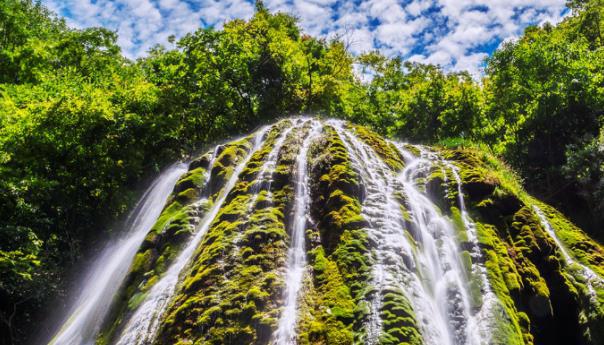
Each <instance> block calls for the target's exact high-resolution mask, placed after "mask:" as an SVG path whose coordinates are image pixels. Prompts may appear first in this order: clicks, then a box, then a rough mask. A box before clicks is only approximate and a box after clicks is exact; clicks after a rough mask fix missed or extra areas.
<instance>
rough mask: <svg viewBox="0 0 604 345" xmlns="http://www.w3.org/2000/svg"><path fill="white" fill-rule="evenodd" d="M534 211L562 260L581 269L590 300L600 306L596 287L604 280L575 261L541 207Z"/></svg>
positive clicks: (603, 284)
mask: <svg viewBox="0 0 604 345" xmlns="http://www.w3.org/2000/svg"><path fill="white" fill-rule="evenodd" d="M533 210H534V211H535V213H536V214H537V217H539V221H540V222H541V226H543V228H544V229H545V231H547V233H548V235H549V236H550V237H551V238H552V239H553V240H554V243H556V246H557V247H558V249H559V250H560V252H561V253H562V258H563V259H564V261H565V263H566V265H569V266H576V267H579V274H581V275H582V278H583V279H585V281H586V282H587V284H586V285H587V289H588V292H589V295H590V298H591V300H592V303H594V304H599V302H598V300H597V292H596V286H598V287H602V286H604V279H602V278H601V277H600V276H599V275H598V274H596V272H594V271H593V270H592V269H590V268H589V267H587V266H585V265H583V264H581V263H580V262H578V261H577V260H575V259H574V258H573V257H572V255H570V253H569V252H568V250H566V248H565V246H564V244H563V243H562V241H560V239H559V238H558V235H557V234H556V231H554V228H553V227H552V225H551V223H550V222H549V220H548V219H547V217H546V216H545V214H544V213H543V211H542V210H541V208H539V206H537V205H533Z"/></svg>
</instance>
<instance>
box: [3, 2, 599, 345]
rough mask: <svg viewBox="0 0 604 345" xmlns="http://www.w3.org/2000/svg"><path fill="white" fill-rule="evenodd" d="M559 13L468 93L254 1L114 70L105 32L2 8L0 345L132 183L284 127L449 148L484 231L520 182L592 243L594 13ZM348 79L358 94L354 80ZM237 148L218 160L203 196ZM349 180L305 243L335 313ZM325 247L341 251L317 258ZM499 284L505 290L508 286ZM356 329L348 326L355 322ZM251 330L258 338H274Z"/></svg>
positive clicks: (506, 50) (42, 13) (356, 239)
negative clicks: (330, 122) (313, 247)
mask: <svg viewBox="0 0 604 345" xmlns="http://www.w3.org/2000/svg"><path fill="white" fill-rule="evenodd" d="M568 6H569V8H570V9H571V11H572V15H570V16H568V17H566V18H565V19H564V20H563V21H562V22H561V23H560V24H559V25H557V26H555V27H554V26H551V25H544V26H543V27H530V28H528V29H527V30H526V32H525V33H524V35H523V36H522V37H520V38H519V39H518V40H517V41H514V42H510V43H506V44H504V45H503V47H502V48H501V49H499V50H498V51H496V52H495V53H494V54H493V56H492V57H490V58H489V59H488V60H487V61H486V62H487V65H486V66H487V68H486V72H485V75H484V76H483V78H482V80H481V81H480V82H478V81H476V80H474V79H472V77H471V76H470V75H469V74H468V73H466V72H455V73H448V72H445V71H443V70H442V68H440V67H438V66H430V65H421V64H412V63H407V62H404V61H403V60H402V59H401V58H398V57H395V58H387V57H385V56H383V55H381V54H379V53H377V52H369V53H365V54H363V55H361V56H358V57H354V56H352V55H351V54H350V53H349V52H348V51H347V49H346V46H345V45H344V44H343V43H342V42H340V41H338V40H325V39H318V38H314V37H311V36H308V35H305V34H304V33H302V32H301V30H300V28H299V26H298V24H297V22H296V19H295V18H294V17H292V16H289V15H286V14H282V13H277V14H271V13H269V12H268V11H267V10H266V8H264V6H263V5H262V3H261V2H259V3H258V4H257V11H256V13H255V15H254V16H253V17H252V18H251V19H250V20H248V21H244V20H234V21H230V22H227V23H225V25H224V28H223V29H220V30H218V29H215V28H205V29H199V30H197V31H196V32H193V33H190V34H188V35H186V36H185V37H183V38H182V39H181V40H179V41H178V42H175V45H174V46H173V47H170V48H166V47H162V46H157V47H154V48H153V49H151V50H150V51H149V53H148V56H147V57H145V58H142V59H139V60H138V61H129V60H127V59H126V58H124V57H123V56H122V55H121V53H120V50H119V48H118V46H117V43H116V42H117V37H116V34H115V33H114V32H112V31H109V30H107V29H104V28H85V29H73V28H69V27H68V26H67V25H66V24H65V22H64V21H63V20H62V19H60V18H58V17H57V16H56V15H55V14H53V13H51V12H50V11H49V10H48V9H46V8H45V7H44V6H42V5H40V3H38V2H34V1H32V0H5V1H2V2H1V3H0V214H2V220H1V221H0V239H1V240H2V241H1V242H0V275H2V277H3V279H2V282H0V297H2V298H0V300H1V301H2V302H1V303H0V316H1V317H0V321H3V322H2V325H1V329H0V334H1V339H0V342H2V343H16V342H18V343H22V342H24V341H25V333H26V330H28V329H30V328H31V327H32V325H33V324H35V322H36V321H38V320H36V318H35V317H32V315H35V314H41V310H42V309H43V308H44V307H47V306H48V305H49V304H50V303H49V302H50V301H51V299H52V297H53V296H63V295H64V294H65V288H66V286H65V283H64V282H65V281H67V279H65V278H66V275H67V272H68V271H69V270H70V269H71V268H72V267H73V266H74V264H75V263H76V262H78V261H79V260H80V259H81V258H82V257H83V256H84V254H85V253H89V252H91V248H94V247H96V246H98V244H99V242H100V241H101V239H104V238H106V237H107V235H111V234H112V233H113V232H114V231H113V230H112V226H110V224H118V221H119V219H121V218H123V215H124V213H125V212H126V211H127V210H128V209H129V206H130V205H132V201H133V199H134V197H135V196H136V194H137V190H138V188H139V187H140V186H139V185H137V183H138V181H141V180H143V179H146V178H149V177H150V175H151V174H154V173H157V171H159V169H160V168H161V167H163V166H165V165H166V164H167V163H168V162H170V161H173V160H175V159H176V158H175V157H182V156H184V155H186V154H187V153H189V152H193V151H195V150H198V149H200V148H202V147H204V146H205V145H207V144H209V143H212V142H215V141H218V140H224V138H228V137H231V136H233V135H237V134H240V133H243V132H247V131H249V130H251V129H253V128H255V127H256V126H258V125H260V124H263V123H267V122H273V121H274V119H276V118H278V117H280V116H282V115H286V114H290V113H300V112H313V113H317V114H321V115H327V116H335V117H342V118H345V119H349V120H352V121H354V122H356V123H359V124H363V125H367V126H369V127H371V128H372V129H373V130H375V131H377V132H378V133H380V134H383V135H387V136H389V137H392V138H398V139H403V140H405V141H415V142H422V143H440V144H441V145H443V146H445V147H448V148H462V149H463V150H460V151H459V152H457V153H450V155H451V156H450V158H454V159H457V158H459V161H460V162H461V163H462V165H463V164H466V165H467V166H472V167H473V168H472V169H464V172H463V174H464V176H463V178H464V179H466V180H467V181H468V186H470V187H469V188H472V187H476V186H479V185H481V183H482V182H484V181H488V183H489V185H490V186H494V188H495V189H494V190H493V192H492V193H491V194H490V196H489V197H488V198H485V199H483V200H481V201H480V203H477V204H476V207H477V208H478V209H480V210H482V211H483V212H485V218H487V217H494V216H493V214H490V213H489V212H491V211H493V210H494V208H493V205H505V206H506V207H507V206H509V205H508V204H507V203H508V202H511V201H513V202H516V201H514V200H515V199H517V198H520V199H525V197H526V192H525V191H524V189H523V187H522V185H521V183H520V182H519V181H522V180H523V181H524V182H526V189H527V190H528V191H529V192H533V193H536V194H537V195H538V196H540V197H542V198H544V199H545V201H548V202H550V203H552V204H554V205H555V206H557V207H561V208H562V209H563V210H564V211H565V212H566V213H567V214H569V215H570V216H571V218H572V219H573V220H574V221H575V222H576V223H577V224H578V225H579V226H581V227H583V228H585V229H586V230H588V231H589V232H590V233H591V234H595V235H596V236H597V237H600V238H603V237H604V235H603V234H602V232H601V228H602V224H604V218H603V215H604V212H602V211H603V208H604V206H603V204H602V200H604V198H603V195H604V191H603V190H604V182H603V181H604V163H603V162H604V155H603V152H604V151H603V146H604V144H603V139H602V138H603V137H604V118H603V116H604V115H603V114H604V112H603V109H604V87H603V85H604V70H603V69H602V66H604V50H603V49H602V45H603V39H602V29H603V27H604V17H603V15H604V4H603V3H602V1H601V0H571V1H568ZM353 63H356V64H358V66H360V67H361V69H362V70H364V71H366V72H369V73H370V74H371V75H372V76H373V78H372V79H371V80H369V81H367V82H361V81H360V80H359V78H357V77H356V76H355V74H354V73H353ZM359 128H360V127H359ZM359 131H360V132H359V135H360V136H363V139H364V140H365V141H366V142H368V143H370V144H371V145H372V147H375V148H377V149H378V154H379V155H380V156H381V157H382V158H384V159H385V160H386V161H387V164H388V165H389V166H391V167H392V168H395V169H396V170H398V169H401V168H402V166H403V163H402V161H401V159H400V157H398V155H396V154H393V152H392V150H391V148H390V147H389V146H388V145H386V144H384V142H383V141H382V140H381V138H379V137H378V136H376V135H374V134H373V133H372V132H370V131H368V130H365V129H362V128H360V129H359ZM332 144H333V143H332ZM333 145H335V146H337V145H336V144H333ZM241 149H243V148H241V147H240V148H239V149H238V148H231V149H230V150H226V151H225V152H224V153H223V155H222V157H221V159H219V162H220V164H222V165H223V166H224V168H225V169H219V170H220V171H217V174H216V176H217V179H216V181H217V182H216V183H218V184H219V183H220V181H222V180H223V177H224V176H226V175H228V173H229V167H230V163H231V162H230V161H229V159H231V158H232V157H234V156H237V155H238V154H239V153H241V152H239V151H240V150H241ZM335 152H336V153H334V157H335V159H339V160H342V162H344V161H345V159H344V157H343V155H342V153H341V152H339V151H338V150H337V149H336V151H335ZM445 152H446V151H445ZM460 152H461V153H460ZM468 152H473V153H472V154H468ZM497 157H500V158H501V157H503V158H505V160H506V161H507V164H509V165H510V166H511V167H512V168H513V170H515V171H517V172H518V175H519V176H518V175H517V174H515V173H513V172H512V171H513V170H512V169H508V166H507V165H505V164H503V163H502V162H501V161H500V160H499V159H497ZM332 158H333V157H332ZM478 161H480V162H482V163H480V164H478V165H477V162H478ZM288 169H289V167H287V166H283V165H281V166H278V167H277V170H276V172H275V175H276V179H275V180H276V181H278V180H279V179H280V178H281V179H282V180H283V181H287V180H288V176H289V175H288V174H289V170H288ZM487 171H488V173H487ZM250 173H251V172H250ZM348 175H349V172H348V169H347V167H346V164H343V163H342V164H338V165H336V168H334V169H333V172H330V174H327V175H326V177H325V181H324V182H323V183H325V184H330V183H331V184H332V187H333V188H332V187H330V188H332V189H333V190H330V194H327V195H328V196H330V197H329V199H330V200H329V201H326V202H329V206H330V208H331V211H333V212H332V213H331V215H330V217H331V218H330V219H331V220H332V223H330V224H329V228H330V229H335V231H332V232H327V231H326V227H324V228H322V229H319V232H320V235H321V239H322V240H323V241H325V242H324V243H322V244H321V246H320V247H318V248H321V250H323V252H321V251H320V250H318V249H317V251H316V254H317V258H321V256H320V255H319V254H320V253H323V254H322V255H323V257H324V258H325V260H326V261H327V262H328V263H329V265H327V266H326V267H329V268H330V270H332V271H333V272H336V271H337V272H339V276H338V275H337V274H334V281H330V282H326V283H325V284H323V282H321V284H319V285H322V286H319V285H318V286H317V288H318V289H319V290H320V289H322V288H324V289H323V290H322V291H319V293H320V294H322V295H323V296H327V297H329V298H331V297H334V296H336V297H337V298H336V297H334V299H338V300H339V298H340V297H341V296H342V295H338V294H332V292H333V291H336V290H337V291H339V292H342V291H343V290H341V289H339V288H337V286H341V285H342V284H344V285H345V286H347V288H348V289H349V291H348V292H347V293H349V294H350V297H346V298H344V299H343V301H344V300H349V299H350V298H352V299H353V300H358V299H359V298H360V297H359V296H362V295H363V293H364V292H363V288H364V283H363V282H364V281H365V278H366V277H365V275H366V272H365V269H366V265H367V262H366V257H365V256H354V255H349V254H350V253H351V252H355V251H356V252H358V251H359V250H360V251H361V252H363V250H365V249H363V248H364V242H365V241H366V239H365V238H364V236H363V233H362V232H361V231H359V230H358V226H357V225H358V223H359V222H361V220H360V219H358V217H356V215H357V213H358V212H357V211H358V210H357V208H358V203H357V201H355V200H356V199H355V198H353V197H351V196H350V195H348V194H350V190H344V189H342V188H341V187H342V186H341V185H337V183H336V181H334V179H335V178H336V177H341V178H342V179H343V180H344V181H343V182H342V183H341V184H343V185H344V187H350V186H347V185H346V183H348V182H351V181H352V180H353V177H352V176H348ZM189 177H190V179H191V180H190V181H188V182H190V184H191V186H190V187H189V188H186V189H183V190H181V191H180V194H179V195H178V197H177V198H175V199H176V200H173V202H174V203H177V204H178V205H180V206H182V205H183V204H187V203H188V201H190V200H192V199H194V198H195V197H196V196H197V191H196V190H195V185H196V184H197V182H198V181H197V180H198V179H199V177H200V176H199V175H198V174H192V175H190V176H189ZM281 187H283V186H281ZM489 188H490V187H489ZM215 190H216V189H214V191H215ZM284 193H285V194H287V193H288V192H287V193H286V192H284ZM281 197H283V198H285V195H282V196H281ZM177 204H174V205H175V206H178V205H177ZM176 208H178V209H179V210H181V211H182V209H181V208H180V207H175V209H176ZM493 212H494V211H493ZM497 212H499V211H497ZM176 213H178V214H179V215H180V217H175V218H174V219H173V220H176V221H177V223H178V221H179V220H182V221H184V219H185V218H186V216H185V213H183V212H176ZM507 216H508V217H510V216H511V215H507ZM350 219H352V221H350V222H348V220H350ZM164 220H165V219H164ZM167 223H170V222H167ZM269 232H270V231H269ZM519 232H520V233H523V231H522V228H520V229H519ZM277 233H278V232H277ZM250 234H251V233H250ZM334 234H335V235H334ZM256 235H258V236H265V235H266V236H273V235H275V233H271V234H255V235H254V236H256ZM278 235H279V236H282V235H283V234H280V233H279V234H278ZM336 235H337V236H340V238H341V239H342V242H341V243H340V244H339V245H338V246H336V247H334V248H331V247H330V246H329V245H328V244H329V243H332V242H333V241H332V238H331V236H336ZM522 240H523V241H524V240H526V241H528V240H529V238H522ZM334 243H335V242H334ZM518 243H519V244H520V242H518ZM523 243H524V242H523ZM532 244H533V243H532V242H530V243H528V242H527V245H529V247H530V245H532ZM505 245H506V244H505V243H500V244H497V245H496V247H497V248H499V249H500V248H501V246H505ZM507 245H510V244H509V243H508V244H507ZM170 250H172V249H170ZM242 255H243V253H242ZM162 258H163V260H167V259H169V255H168V256H167V257H163V256H162ZM255 259H259V258H257V257H254V256H252V258H251V259H250V260H255ZM347 260H349V261H347ZM501 260H504V259H501ZM160 262H161V261H160ZM160 266H161V265H160ZM357 266H358V267H357ZM352 267H355V268H354V269H352ZM160 270H161V269H160ZM246 274H249V275H251V274H252V273H250V272H247V273H246ZM4 277H6V278H4ZM501 277H503V278H501ZM501 277H500V278H501V279H504V280H505V279H508V278H509V281H508V283H509V284H510V288H515V287H514V282H515V280H514V279H512V276H511V275H509V274H507V273H506V272H503V273H502V275H501ZM498 279H499V278H498ZM355 280H356V281H357V282H355ZM271 284H272V283H271ZM269 285H270V284H269ZM40 286H43V287H44V288H40ZM270 288H271V289H272V285H270ZM334 289H335V290H334ZM271 291H272V290H271ZM339 292H338V293H339ZM271 293H272V292H271ZM345 295H346V294H345ZM327 297H326V298H327ZM260 299H262V298H260ZM338 303H339V302H338ZM342 306H343V307H342V308H341V309H338V310H339V311H342V313H341V315H348V309H347V308H348V307H347V306H348V302H342ZM507 309H509V308H508V306H507V305H506V310H507ZM354 313H355V317H357V318H358V317H361V318H362V314H363V313H362V310H360V309H359V310H355V311H354ZM518 315H521V313H519V314H518ZM525 316H526V315H525ZM204 317H205V318H206V319H208V320H209V319H212V315H210V314H208V315H205V316H204ZM510 318H513V319H514V323H513V328H514V329H513V330H512V331H510V332H512V333H514V334H518V329H521V328H522V334H523V335H526V330H525V329H524V328H523V327H528V326H527V324H528V322H529V320H528V319H527V317H521V316H518V317H513V316H510ZM206 319H204V320H206ZM344 319H346V318H344ZM256 321H257V322H258V325H260V326H258V327H260V328H258V329H264V328H262V327H271V326H270V325H271V324H272V322H273V321H272V319H271V318H270V317H269V318H268V319H264V318H263V319H260V320H256ZM355 327H356V326H355ZM319 328H320V327H319ZM258 329H257V330H258ZM355 331H356V329H355ZM225 332H226V331H225ZM254 332H256V331H254V330H246V332H245V333H246V335H245V336H250V335H251V336H255V335H254V334H256V333H254ZM227 333H228V332H227ZM227 333H225V334H227ZM393 334H394V333H393ZM242 336H243V335H242ZM410 336H412V335H410ZM343 339H348V338H347V335H345V336H344V338H343ZM525 341H526V342H530V341H529V340H528V339H525ZM531 341H532V340H531Z"/></svg>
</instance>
